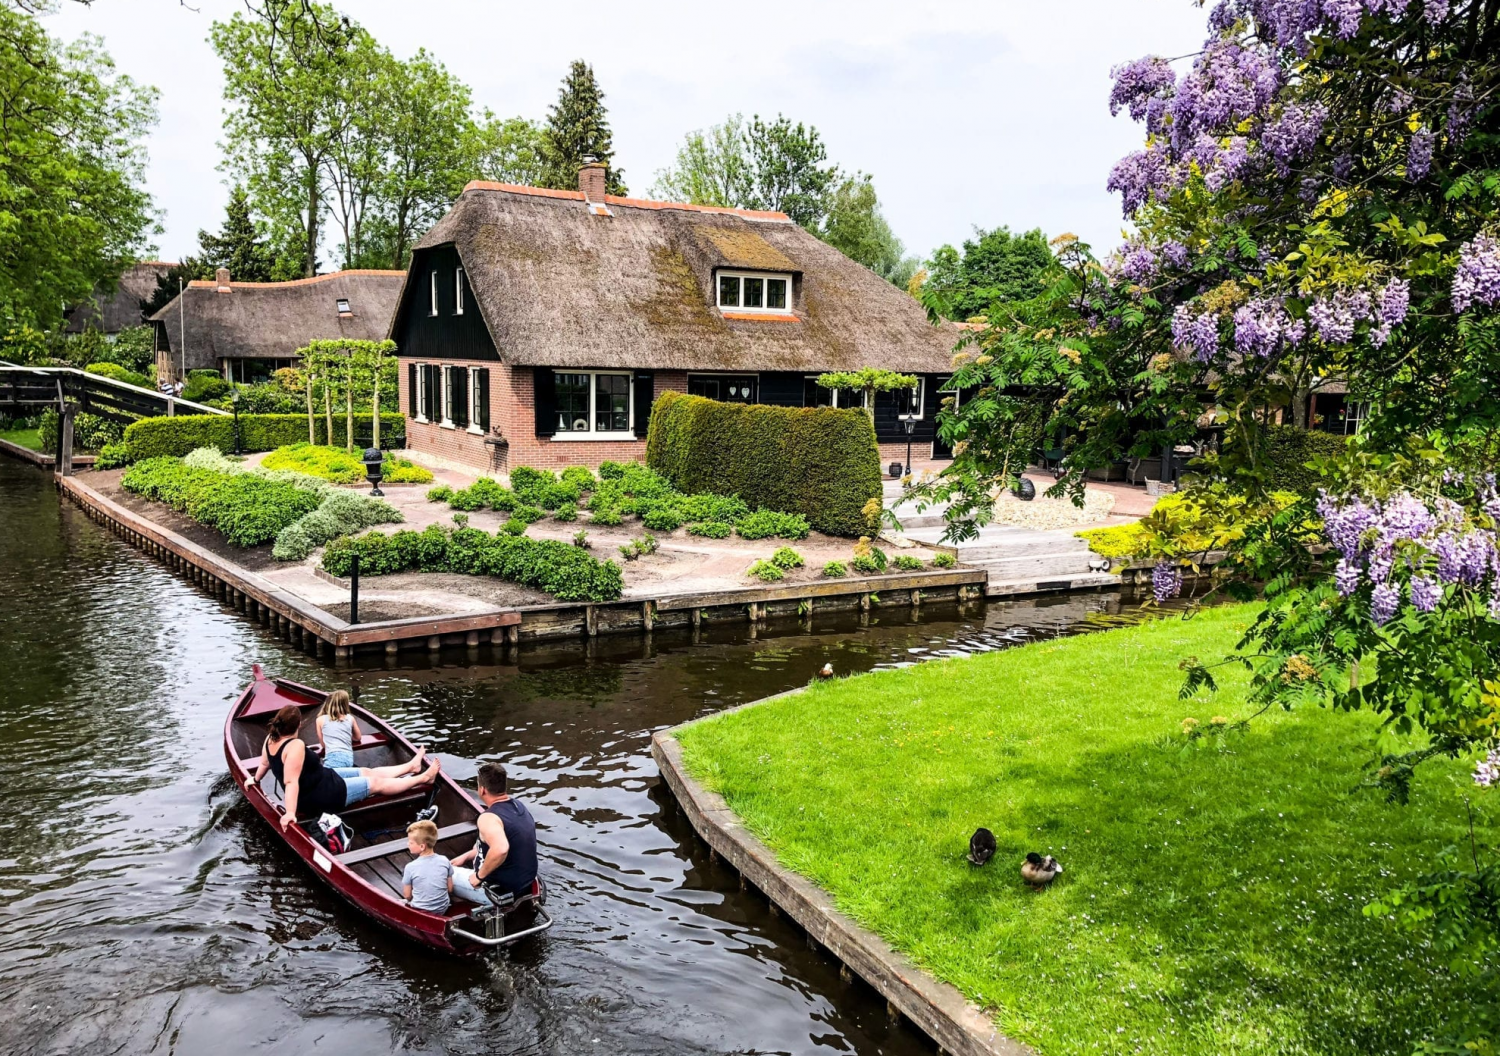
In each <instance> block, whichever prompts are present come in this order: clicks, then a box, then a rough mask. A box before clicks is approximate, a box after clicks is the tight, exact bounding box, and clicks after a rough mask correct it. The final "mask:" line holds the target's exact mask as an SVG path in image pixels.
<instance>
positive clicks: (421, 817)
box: [417, 803, 438, 822]
mask: <svg viewBox="0 0 1500 1056" xmlns="http://www.w3.org/2000/svg"><path fill="white" fill-rule="evenodd" d="M437 815H438V808H437V804H436V803H434V804H433V805H432V806H430V807H423V808H422V809H421V810H419V811H417V820H418V821H433V822H435V821H437Z"/></svg>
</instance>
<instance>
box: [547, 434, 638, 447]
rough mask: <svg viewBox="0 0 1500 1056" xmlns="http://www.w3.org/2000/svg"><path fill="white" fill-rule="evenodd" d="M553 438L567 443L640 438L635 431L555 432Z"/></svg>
mask: <svg viewBox="0 0 1500 1056" xmlns="http://www.w3.org/2000/svg"><path fill="white" fill-rule="evenodd" d="M552 439H553V440H555V441H559V442H561V443H566V444H575V443H587V442H588V441H590V440H616V441H618V440H632V441H633V440H639V439H640V437H638V436H636V435H635V433H633V432H631V433H554V434H553V435H552Z"/></svg>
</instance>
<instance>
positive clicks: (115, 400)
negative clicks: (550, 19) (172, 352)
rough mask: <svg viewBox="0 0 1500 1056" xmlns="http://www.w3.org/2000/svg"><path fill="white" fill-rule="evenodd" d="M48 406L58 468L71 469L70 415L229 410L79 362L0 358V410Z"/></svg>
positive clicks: (22, 412) (127, 417) (23, 412)
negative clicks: (41, 363)
mask: <svg viewBox="0 0 1500 1056" xmlns="http://www.w3.org/2000/svg"><path fill="white" fill-rule="evenodd" d="M48 407H51V408H53V409H55V410H56V411H57V412H58V414H59V415H60V416H61V419H62V420H61V423H60V425H61V428H60V429H59V430H58V451H57V470H58V472H59V473H62V474H63V475H64V476H67V475H69V474H71V473H72V471H73V418H74V415H76V414H79V413H86V414H95V415H98V416H99V417H101V418H106V419H108V420H110V421H112V422H121V423H124V424H126V425H128V424H130V423H131V422H134V421H137V420H139V419H141V418H159V417H161V416H163V415H176V414H228V413H229V412H228V411H224V410H220V409H219V408H218V407H209V406H207V405H206V404H202V403H194V402H193V401H192V400H184V399H182V398H181V397H178V396H172V395H169V394H167V393H164V392H157V391H156V390H155V389H145V388H142V387H141V386H139V385H131V384H129V383H128V382H124V381H116V380H115V379H114V378H105V377H101V376H100V375H98V374H89V373H88V372H86V371H82V370H79V369H78V368H77V367H26V366H21V365H19V364H16V363H8V362H6V361H4V360H0V414H3V415H8V416H11V417H25V416H28V415H32V414H36V413H37V412H38V411H42V410H45V409H46V408H48Z"/></svg>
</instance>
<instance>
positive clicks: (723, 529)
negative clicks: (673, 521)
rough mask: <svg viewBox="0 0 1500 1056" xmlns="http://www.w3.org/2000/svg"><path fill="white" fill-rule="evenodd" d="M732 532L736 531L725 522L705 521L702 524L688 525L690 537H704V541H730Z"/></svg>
mask: <svg viewBox="0 0 1500 1056" xmlns="http://www.w3.org/2000/svg"><path fill="white" fill-rule="evenodd" d="M732 531H734V529H733V528H732V527H730V526H729V525H727V524H725V523H724V522H723V521H704V522H703V523H702V524H690V525H688V535H697V536H702V537H703V538H704V539H728V538H729V533H730V532H732Z"/></svg>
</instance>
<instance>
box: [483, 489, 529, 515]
mask: <svg viewBox="0 0 1500 1056" xmlns="http://www.w3.org/2000/svg"><path fill="white" fill-rule="evenodd" d="M519 505H521V500H520V499H519V498H518V497H517V496H516V493H515V492H513V491H511V490H510V489H509V488H501V489H500V490H499V492H497V493H496V495H495V497H494V498H493V499H491V500H490V509H492V510H499V511H500V512H501V513H510V512H511V511H512V510H514V509H515V508H516V507H517V506H519Z"/></svg>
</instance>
